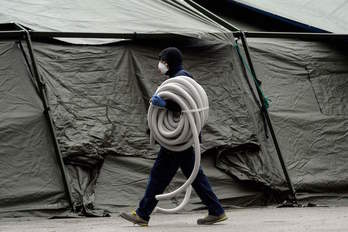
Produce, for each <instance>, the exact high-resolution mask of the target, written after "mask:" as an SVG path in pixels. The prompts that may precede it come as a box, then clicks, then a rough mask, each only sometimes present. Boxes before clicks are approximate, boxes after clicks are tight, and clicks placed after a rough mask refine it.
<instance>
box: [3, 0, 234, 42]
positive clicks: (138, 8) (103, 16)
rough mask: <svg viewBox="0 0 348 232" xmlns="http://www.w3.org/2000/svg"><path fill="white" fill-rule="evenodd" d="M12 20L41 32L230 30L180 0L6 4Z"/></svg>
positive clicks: (14, 1) (15, 1)
mask: <svg viewBox="0 0 348 232" xmlns="http://www.w3.org/2000/svg"><path fill="white" fill-rule="evenodd" d="M11 21H14V22H17V23H21V24H22V25H24V26H27V27H29V28H31V29H33V30H38V31H40V30H41V31H42V30H44V31H71V32H106V33H108V32H109V33H134V32H137V33H175V34H181V35H190V36H196V37H197V36H199V35H201V34H202V33H205V34H207V33H221V32H226V31H227V30H226V29H224V28H223V27H222V26H220V25H218V24H217V23H215V22H214V21H212V20H210V19H209V18H207V17H206V16H204V15H203V14H202V13H200V12H199V11H197V10H195V9H194V8H193V7H191V6H190V5H189V4H187V3H185V2H184V1H179V0H174V1H166V0H142V1H138V0H118V1H112V0H98V1H94V0H75V1H65V0H56V1H50V0H40V1H19V0H5V1H2V2H1V12H0V22H1V23H7V22H11Z"/></svg>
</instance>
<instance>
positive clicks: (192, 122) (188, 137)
mask: <svg viewBox="0 0 348 232" xmlns="http://www.w3.org/2000/svg"><path fill="white" fill-rule="evenodd" d="M155 95H158V96H160V97H161V98H163V99H165V100H172V101H174V102H176V103H177V104H178V105H179V106H180V107H181V110H182V111H181V112H182V113H181V114H180V115H177V114H175V113H173V112H171V111H168V110H166V109H165V108H161V107H156V106H153V105H152V104H150V107H149V110H148V114H147V121H148V125H149V128H150V132H151V133H150V142H151V144H154V141H157V142H158V143H159V144H160V145H161V146H163V147H165V148H166V149H168V150H170V151H176V152H179V151H184V150H186V149H188V148H190V147H191V146H192V145H194V151H195V164H194V167H193V170H192V173H191V175H190V177H189V178H188V179H187V180H186V182H185V183H184V184H183V185H182V186H180V187H179V188H178V189H176V190H175V191H173V192H170V193H165V194H161V195H156V199H157V200H161V199H168V198H172V197H174V196H175V195H176V194H178V193H180V192H182V191H183V190H185V189H186V194H185V197H184V200H183V201H182V203H181V204H180V205H179V206H177V207H176V208H173V209H163V208H159V207H156V209H155V211H162V212H166V213H174V212H177V211H179V210H181V209H182V208H183V207H184V206H185V205H186V204H187V203H188V201H189V199H190V195H191V191H192V187H191V183H192V182H193V181H194V180H195V178H196V176H197V173H198V171H199V167H200V161H201V150H200V143H199V137H198V136H199V133H200V131H201V130H202V128H203V126H204V124H205V123H206V122H207V120H208V113H209V102H208V96H207V94H206V93H205V91H204V89H203V88H202V86H200V85H199V84H198V83H197V82H196V81H194V80H193V79H192V78H190V77H186V76H178V77H174V78H170V79H168V80H166V81H164V82H163V83H162V84H161V85H160V86H159V87H158V89H157V90H156V92H155Z"/></svg>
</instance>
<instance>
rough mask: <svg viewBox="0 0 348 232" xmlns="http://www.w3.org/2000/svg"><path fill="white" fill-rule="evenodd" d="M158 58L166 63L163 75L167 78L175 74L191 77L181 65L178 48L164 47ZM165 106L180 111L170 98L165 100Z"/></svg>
mask: <svg viewBox="0 0 348 232" xmlns="http://www.w3.org/2000/svg"><path fill="white" fill-rule="evenodd" d="M159 59H160V60H162V61H165V62H166V63H167V64H168V72H167V73H165V75H167V76H169V78H172V77H177V76H187V77H191V78H192V75H191V74H190V73H189V72H187V71H186V70H185V69H184V67H183V66H182V54H181V52H180V50H179V49H177V48H175V47H169V48H166V49H164V50H162V51H161V52H160V54H159ZM166 108H167V109H168V110H170V111H175V112H180V111H181V108H180V106H179V105H178V104H177V103H175V102H173V101H171V100H166Z"/></svg>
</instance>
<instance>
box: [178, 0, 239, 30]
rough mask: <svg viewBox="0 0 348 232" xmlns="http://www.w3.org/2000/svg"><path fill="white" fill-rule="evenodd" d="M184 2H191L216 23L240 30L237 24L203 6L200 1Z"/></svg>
mask: <svg viewBox="0 0 348 232" xmlns="http://www.w3.org/2000/svg"><path fill="white" fill-rule="evenodd" d="M184 2H186V3H187V4H189V5H190V6H192V7H193V8H195V9H196V10H198V11H199V12H202V13H203V14H205V15H206V16H207V17H208V18H210V19H212V20H213V21H215V22H216V23H218V24H220V25H221V26H223V27H225V28H227V29H228V30H230V31H240V30H239V29H238V28H237V27H236V26H234V25H232V24H231V23H229V22H227V21H226V20H224V19H223V18H221V17H219V16H217V15H216V14H214V13H213V12H211V11H209V10H207V9H206V8H204V7H203V6H201V5H200V4H198V3H196V2H194V1H192V0H184Z"/></svg>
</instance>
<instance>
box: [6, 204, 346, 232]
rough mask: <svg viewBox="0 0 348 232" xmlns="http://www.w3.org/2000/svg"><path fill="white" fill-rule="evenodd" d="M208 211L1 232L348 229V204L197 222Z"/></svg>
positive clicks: (18, 225) (21, 223)
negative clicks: (144, 221)
mask: <svg viewBox="0 0 348 232" xmlns="http://www.w3.org/2000/svg"><path fill="white" fill-rule="evenodd" d="M204 213H205V212H201V213H192V214H187V213H186V214H176V215H164V214H156V215H153V218H152V221H151V224H150V226H149V227H145V228H142V227H137V226H133V225H132V224H129V223H128V222H126V221H123V220H122V219H121V218H120V217H118V215H113V216H112V217H111V218H79V219H53V220H48V219H45V218H14V219H12V218H11V219H9V218H5V219H0V231H1V232H5V231H6V232H43V231H45V232H58V231H62V232H63V231H64V232H66V231H67V232H80V231H81V232H82V231H83V232H88V231H94V232H95V231H98V232H99V231H100V232H111V231H112V232H116V231H117V232H123V231H127V232H128V231H146V232H152V231H163V232H170V231H175V232H183V231H190V232H191V231H199V232H208V231H214V232H216V231H219V232H225V231H226V232H227V231H228V232H241V231H243V232H244V231H252V232H264V231H267V232H273V231H274V232H275V231H276V232H282V231H286V232H292V231H294V232H295V231H296V232H302V231H303V232H304V231H306V232H311V231H315V232H321V231H322V232H329V231H335V232H336V231H344V232H347V231H348V207H336V208H333V207H332V208H320V207H316V208H280V209H277V208H257V209H236V210H230V211H228V212H227V215H228V216H229V220H228V221H225V222H223V223H221V224H218V225H213V226H198V225H196V220H197V218H199V217H201V216H203V215H204Z"/></svg>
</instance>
